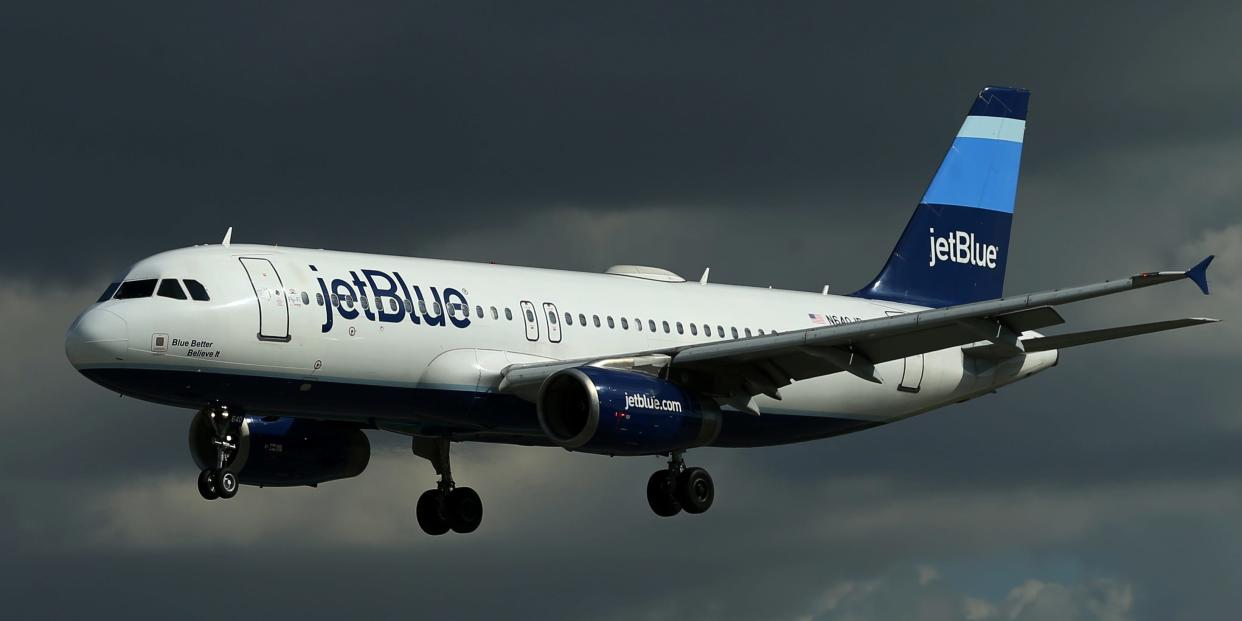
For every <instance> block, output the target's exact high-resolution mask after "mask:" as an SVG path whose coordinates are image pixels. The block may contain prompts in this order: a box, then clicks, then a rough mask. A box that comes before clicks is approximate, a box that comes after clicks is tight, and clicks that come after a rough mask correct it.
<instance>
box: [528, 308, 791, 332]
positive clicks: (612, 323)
mask: <svg viewBox="0 0 1242 621" xmlns="http://www.w3.org/2000/svg"><path fill="white" fill-rule="evenodd" d="M548 321H550V322H552V323H554V324H555V323H556V315H555V314H553V313H551V312H549V313H548ZM577 321H578V325H580V326H584V327H586V326H588V325H594V326H595V327H596V328H602V327H603V326H604V324H605V323H606V324H607V325H608V328H609V329H614V330H615V329H616V328H617V327H618V326H620V327H621V329H622V330H629V329H630V325H631V322H630V320H629V318H628V317H620V318H617V319H614V318H613V317H612V315H605V316H604V318H603V321H601V320H600V316H599V315H591V323H590V324H588V323H587V316H586V314H585V313H578V320H577ZM632 323H633V327H634V330H636V331H638V332H642V331H643V325H644V324H643V320H642V319H638V318H635V319H634V321H633V322H632ZM565 325H567V326H572V325H574V315H573V313H565ZM700 326H701V327H702V331H701V334H702V335H703V336H705V337H707V338H711V337H712V325H711V324H708V323H703V324H697V323H693V322H686V323H684V324H683V323H682V322H680V321H674V322H672V323H671V324H670V323H669V322H668V321H660V322H659V324H657V323H656V320H654V319H648V320H647V322H646V327H647V331H648V332H660V331H663V332H664V333H665V334H672V333H673V330H676V331H677V334H685V333H686V332H687V331H689V333H690V335H691V336H699V334H700ZM725 334H726V332H725V327H724V326H723V325H720V324H716V326H715V335H716V336H717V337H718V338H722V339H723V338H735V339H736V338H742V337H751V336H755V335H756V334H758V335H759V336H763V335H765V334H778V332H777V331H776V330H767V331H765V330H763V329H759V330H755V331H751V329H750V328H742V329H741V330H740V331H739V330H738V328H737V327H736V326H729V330H728V334H729V335H731V336H729V337H726V336H725Z"/></svg>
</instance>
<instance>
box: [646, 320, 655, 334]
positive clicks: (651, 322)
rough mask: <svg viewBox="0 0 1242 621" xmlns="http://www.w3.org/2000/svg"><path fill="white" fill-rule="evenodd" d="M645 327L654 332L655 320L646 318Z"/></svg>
mask: <svg viewBox="0 0 1242 621" xmlns="http://www.w3.org/2000/svg"><path fill="white" fill-rule="evenodd" d="M647 327H648V328H651V331H652V332H655V331H656V327H655V320H654V319H648V320H647Z"/></svg>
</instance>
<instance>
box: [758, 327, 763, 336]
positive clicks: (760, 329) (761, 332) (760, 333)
mask: <svg viewBox="0 0 1242 621" xmlns="http://www.w3.org/2000/svg"><path fill="white" fill-rule="evenodd" d="M759 336H763V328H759Z"/></svg>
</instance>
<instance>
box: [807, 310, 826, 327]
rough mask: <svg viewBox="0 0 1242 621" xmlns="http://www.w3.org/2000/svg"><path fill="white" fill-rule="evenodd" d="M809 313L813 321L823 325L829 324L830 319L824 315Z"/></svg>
mask: <svg viewBox="0 0 1242 621" xmlns="http://www.w3.org/2000/svg"><path fill="white" fill-rule="evenodd" d="M807 315H808V316H809V317H810V318H811V323H815V324H819V325H821V326H823V325H828V319H827V318H826V317H824V316H823V315H816V314H815V313H807Z"/></svg>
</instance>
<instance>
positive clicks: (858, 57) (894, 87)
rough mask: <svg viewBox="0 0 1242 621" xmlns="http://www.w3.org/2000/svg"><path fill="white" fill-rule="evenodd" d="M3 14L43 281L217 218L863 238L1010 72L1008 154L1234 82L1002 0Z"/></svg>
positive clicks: (1191, 54)
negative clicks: (702, 220) (1026, 92)
mask: <svg viewBox="0 0 1242 621" xmlns="http://www.w3.org/2000/svg"><path fill="white" fill-rule="evenodd" d="M6 13H8V16H7V18H6V19H5V20H4V25H3V26H0V27H2V28H4V32H3V34H4V36H3V37H0V52H3V54H2V57H3V58H5V59H6V60H5V61H4V62H5V64H6V65H7V66H6V71H5V74H6V76H7V77H6V80H7V83H8V85H9V88H8V89H7V91H8V93H9V94H10V95H9V96H8V97H6V98H5V101H4V103H3V104H0V105H3V106H4V111H5V113H4V115H3V118H4V121H3V122H4V124H5V128H6V131H5V132H4V133H5V135H6V139H5V141H4V143H3V145H2V146H0V162H3V164H4V165H3V167H2V169H3V173H0V174H3V175H4V179H5V183H4V185H5V190H4V191H5V194H4V200H5V203H6V205H8V206H9V208H10V209H12V210H13V211H14V212H15V213H20V214H22V216H23V219H24V220H25V221H26V222H28V223H29V224H28V226H29V228H30V230H31V231H32V234H29V235H23V236H20V237H19V238H17V239H15V240H14V243H13V244H10V245H8V246H7V247H6V250H5V252H6V263H7V264H8V265H9V266H10V268H11V269H18V270H21V271H22V272H26V271H29V270H34V271H35V272H36V273H39V274H47V275H55V276H57V277H61V278H74V279H80V278H81V277H83V276H85V275H88V274H89V275H90V276H92V277H95V276H97V275H96V274H95V273H93V272H92V271H88V269H87V268H85V267H84V266H82V264H81V263H80V262H77V261H73V260H72V259H71V258H69V257H68V256H58V255H57V254H55V253H49V252H47V251H46V250H45V248H46V247H47V244H48V243H51V242H56V243H65V244H73V245H74V246H75V247H77V248H79V249H80V250H82V251H88V252H90V253H92V255H93V256H98V257H100V263H102V265H103V266H107V267H108V269H119V268H121V267H123V266H125V265H128V263H129V262H131V261H133V260H134V259H135V258H137V257H139V256H142V255H144V254H148V253H150V252H154V251H157V250H160V249H164V248H167V247H170V246H179V245H188V244H193V243H205V242H214V241H217V240H218V238H219V237H220V236H221V235H222V232H223V229H224V227H226V226H229V225H233V226H237V227H238V238H239V239H244V240H253V241H259V242H279V243H282V244H285V245H293V244H300V245H310V246H317V247H318V246H326V247H343V248H351V249H359V248H369V249H384V250H392V251H404V252H417V250H418V249H419V247H420V246H421V244H423V243H425V242H427V241H428V240H433V239H435V238H436V237H438V236H439V235H441V234H443V233H444V232H445V231H455V230H459V229H461V228H462V225H463V224H464V223H465V222H469V223H470V227H471V228H477V229H487V228H493V227H494V228H496V229H498V230H504V229H505V228H507V227H509V226H511V225H513V224H514V223H517V222H521V221H525V220H527V219H530V218H536V217H539V215H540V214H542V213H545V210H547V209H549V208H555V207H570V208H573V209H578V210H582V211H584V212H586V213H588V214H592V215H594V214H601V213H608V212H616V213H625V212H626V211H627V210H629V209H632V208H635V207H643V206H650V205H661V206H673V207H695V206H697V207H706V208H710V210H711V211H712V213H713V216H712V217H715V218H719V219H722V220H725V221H735V220H737V219H739V218H743V217H746V216H750V217H752V218H754V217H756V214H765V216H766V217H764V218H763V220H764V221H765V222H767V223H769V226H772V227H774V228H775V231H774V232H781V233H784V232H787V231H785V230H782V228H781V222H782V221H788V219H789V218H790V217H796V218H798V219H799V220H801V221H803V222H806V223H809V224H811V225H812V226H813V228H814V229H818V230H824V229H828V228H833V227H837V226H841V225H842V224H843V220H846V222H844V225H845V226H846V227H848V228H850V229H852V230H854V231H855V232H857V231H861V230H874V229H875V228H878V227H873V226H870V225H877V224H890V223H894V222H898V221H900V220H901V219H903V218H904V217H905V213H906V209H905V208H906V207H907V206H908V205H910V204H912V202H913V201H914V200H915V199H916V198H917V196H918V194H919V192H920V191H921V189H922V186H923V185H924V184H925V183H926V182H927V179H928V178H929V177H930V174H931V171H932V169H933V167H934V163H935V162H936V161H937V160H938V158H939V157H940V155H941V154H942V152H943V149H944V147H945V146H946V145H947V143H948V140H949V137H950V136H951V132H952V131H953V129H954V128H955V127H956V120H957V118H958V117H960V115H961V113H962V112H963V110H964V108H965V106H966V104H967V101H968V97H969V95H968V93H971V92H973V91H974V90H975V89H977V88H978V87H979V86H980V85H981V84H983V83H987V82H1008V83H1015V84H1021V85H1024V86H1028V87H1031V88H1033V89H1035V91H1036V96H1035V97H1036V99H1035V102H1036V105H1035V107H1034V110H1035V112H1034V113H1033V117H1032V128H1033V131H1032V140H1031V147H1030V149H1029V150H1028V158H1027V170H1028V171H1033V172H1038V171H1039V170H1042V169H1044V168H1047V167H1050V166H1058V165H1060V164H1058V162H1061V161H1063V160H1065V158H1067V157H1068V158H1071V160H1072V161H1081V160H1082V159H1083V158H1086V157H1089V156H1090V154H1091V153H1094V152H1096V151H1097V150H1099V149H1101V148H1105V147H1108V146H1110V145H1112V146H1114V147H1115V146H1118V145H1135V144H1144V143H1151V142H1156V143H1160V142H1163V140H1164V139H1167V138H1169V136H1170V133H1171V132H1176V134H1175V135H1176V139H1177V140H1179V141H1187V140H1211V139H1214V138H1215V137H1216V136H1219V135H1220V133H1221V132H1222V130H1236V129H1237V127H1236V125H1237V122H1238V121H1237V115H1235V114H1230V111H1231V110H1232V106H1233V103H1234V102H1235V101H1237V99H1238V97H1237V96H1238V95H1239V93H1238V90H1239V86H1238V85H1237V84H1233V83H1231V82H1222V81H1221V80H1219V79H1218V76H1215V74H1214V72H1213V71H1211V70H1210V69H1208V68H1207V65H1208V64H1209V63H1212V62H1217V59H1218V58H1220V54H1221V53H1222V52H1226V51H1227V48H1225V47H1224V45H1225V43H1224V42H1225V41H1227V40H1228V39H1227V38H1226V37H1214V36H1212V32H1215V31H1224V30H1225V28H1226V24H1227V23H1228V22H1229V20H1226V19H1219V16H1217V15H1215V14H1214V13H1213V12H1210V11H1204V12H1201V13H1202V14H1197V13H1196V12H1195V11H1193V10H1191V9H1185V8H1179V9H1178V10H1177V11H1176V12H1174V11H1172V10H1160V9H1151V8H1147V9H1142V8H1140V9H1130V10H1129V11H1127V12H1126V13H1125V19H1124V21H1123V23H1124V24H1125V27H1118V23H1119V22H1118V15H1117V12H1116V11H1111V10H1100V11H1091V10H1089V9H1088V10H1075V11H1073V12H1072V13H1071V14H1070V15H1071V17H1068V18H1067V13H1066V12H1065V11H1062V10H1055V9H1051V8H1046V9H1028V8H1026V7H1022V6H1019V5H1012V4H1005V5H1002V4H995V5H989V6H983V7H980V6H973V5H967V6H961V7H956V8H952V7H942V6H934V7H932V6H928V7H922V8H919V7H906V8H903V9H902V10H900V11H896V12H895V13H894V11H892V10H891V9H889V8H887V7H880V6H877V7H875V8H874V9H862V8H851V9H850V10H844V9H842V8H840V7H837V6H832V5H817V6H810V7H797V8H792V7H785V8H775V7H771V6H768V5H764V6H748V5H745V4H740V5H739V4H732V3H692V4H686V5H680V6H676V7H670V6H665V5H659V4H657V5H653V6H647V7H638V6H636V5H633V4H628V3H627V4H626V5H625V7H623V8H616V7H614V8H611V9H601V8H600V7H594V6H591V7H586V6H576V5H564V6H558V7H555V8H552V7H542V8H534V7H531V6H529V5H527V4H524V3H523V4H508V3H500V4H497V5H491V6H487V7H474V8H473V9H470V10H466V9H463V8H462V7H461V6H460V5H455V4H451V3H422V4H415V3H396V4H392V5H386V6H378V7H370V8H368V9H365V10H359V9H354V10H345V9H343V8H342V7H340V6H338V5H335V4H332V3H305V4H299V5H298V6H296V7H295V8H290V7H276V6H273V5H261V6H247V7H242V8H235V9H234V10H231V11H227V10H225V11H222V10H219V9H218V8H217V7H211V9H207V10H204V9H196V8H190V7H183V6H170V5H167V4H165V3H150V4H147V5H141V4H130V5H125V6H124V7H115V6H107V5H93V4H89V3H86V4H84V5H82V6H72V7H66V6H58V5H45V4H31V5H27V6H16V7H10V8H9V9H7V10H6ZM1103 32H1108V33H1109V35H1110V36H1109V37H1108V38H1107V39H1104V38H1103V37H1102V34H1101V33H1103ZM954 33H961V34H960V35H955V34H954ZM1191 35H1193V36H1194V43H1193V44H1191V45H1187V44H1186V41H1187V37H1189V36H1191ZM1035 130H1038V131H1035ZM70 210H71V211H72V213H73V216H74V217H73V218H66V217H65V215H66V213H68V212H69V211H70ZM772 214H782V215H783V216H784V217H783V218H776V217H772ZM679 224H682V225H683V226H686V227H687V228H689V227H691V226H693V223H691V222H684V223H679ZM860 224H861V225H864V226H859V225H860ZM891 228H892V227H888V228H884V229H880V230H883V231H884V233H883V235H882V236H878V237H876V238H875V239H877V240H882V241H883V243H882V244H880V245H881V246H887V245H888V244H889V243H891V237H892V232H891ZM735 237H736V238H737V241H741V239H743V238H741V237H740V235H735ZM773 237H776V236H775V235H774V236H773ZM751 243H754V241H752V242H751ZM758 243H759V244H761V245H760V246H759V247H758V248H759V250H764V249H766V246H765V245H763V244H765V241H764V240H758ZM458 252H459V253H460V254H463V255H467V256H469V255H474V254H476V251H474V250H472V249H470V248H462V249H459V250H458ZM873 256H874V257H875V260H876V261H878V260H880V259H881V258H882V256H883V251H882V250H878V249H877V250H876V251H875V252H874V253H873ZM472 258H473V257H472ZM512 259H513V260H521V257H520V256H514V257H512ZM590 267H593V268H596V267H602V266H590ZM95 269H96V270H98V269H102V266H100V265H96V266H95Z"/></svg>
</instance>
